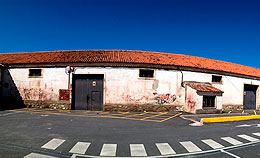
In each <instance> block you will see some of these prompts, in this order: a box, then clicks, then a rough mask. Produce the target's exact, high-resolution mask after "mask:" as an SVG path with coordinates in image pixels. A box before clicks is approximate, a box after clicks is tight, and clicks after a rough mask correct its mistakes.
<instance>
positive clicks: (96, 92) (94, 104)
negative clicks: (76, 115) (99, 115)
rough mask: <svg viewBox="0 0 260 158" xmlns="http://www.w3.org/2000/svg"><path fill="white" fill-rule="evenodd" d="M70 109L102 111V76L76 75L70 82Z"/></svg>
mask: <svg viewBox="0 0 260 158" xmlns="http://www.w3.org/2000/svg"><path fill="white" fill-rule="evenodd" d="M72 84H73V85H72V108H73V109H76V110H102V109H103V85H104V75H102V74H84V75H82V74H76V75H73V81H72Z"/></svg>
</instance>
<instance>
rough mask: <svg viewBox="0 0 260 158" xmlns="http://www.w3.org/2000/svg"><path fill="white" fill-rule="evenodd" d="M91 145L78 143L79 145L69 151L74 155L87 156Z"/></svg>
mask: <svg viewBox="0 0 260 158" xmlns="http://www.w3.org/2000/svg"><path fill="white" fill-rule="evenodd" d="M90 144H91V143H87V142H77V144H76V145H75V146H74V147H73V148H72V149H71V150H70V151H69V152H70V153H74V154H85V153H86V151H87V150H88V147H89V145H90Z"/></svg>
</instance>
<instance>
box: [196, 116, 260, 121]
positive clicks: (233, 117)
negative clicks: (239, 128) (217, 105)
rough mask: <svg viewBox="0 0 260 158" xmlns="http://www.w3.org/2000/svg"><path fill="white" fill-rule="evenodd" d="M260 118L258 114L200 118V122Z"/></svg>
mask: <svg viewBox="0 0 260 158" xmlns="http://www.w3.org/2000/svg"><path fill="white" fill-rule="evenodd" d="M254 119H260V115H250V116H232V117H213V118H202V119H201V120H200V122H201V123H215V122H229V121H242V120H254Z"/></svg>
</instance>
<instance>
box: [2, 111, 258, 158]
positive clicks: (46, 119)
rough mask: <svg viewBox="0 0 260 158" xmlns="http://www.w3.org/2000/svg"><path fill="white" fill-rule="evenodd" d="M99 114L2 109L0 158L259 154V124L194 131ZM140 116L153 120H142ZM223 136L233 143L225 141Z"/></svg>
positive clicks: (179, 123)
mask: <svg viewBox="0 0 260 158" xmlns="http://www.w3.org/2000/svg"><path fill="white" fill-rule="evenodd" d="M101 115H102V114H100V113H95V112H93V113H85V112H84V111H65V112H59V111H53V112H45V111H34V110H32V111H31V110H26V109H21V110H13V111H0V155H1V157H4V158H5V157H7V158H11V157H14V158H16V157H26V158H28V157H40V156H43V157H47V156H50V157H98V156H100V155H103V156H111V157H114V156H116V157H131V156H138V157H141V156H155V157H227V158H228V157H237V158H239V157H259V156H260V150H259V149H260V133H258V132H260V129H259V127H258V123H259V124H260V122H259V120H250V121H240V122H228V123H214V124H205V125H203V126H199V127H194V126H190V125H189V124H190V123H192V122H190V121H188V120H184V119H182V118H180V117H179V115H177V114H165V117H163V116H162V114H161V113H158V114H157V113H154V114H149V116H145V115H146V114H141V115H140V114H139V113H137V114H130V115H136V116H135V119H126V118H124V117H126V115H123V116H122V115H121V114H118V115H117V114H115V115H111V114H106V117H100V116H101ZM139 115H140V116H139ZM147 115H148V114H147ZM166 115H167V117H166ZM115 116H117V117H115ZM141 116H145V117H147V118H148V117H150V118H149V119H150V120H153V121H150V120H149V121H145V119H144V118H143V117H141ZM121 117H122V118H121ZM162 117H163V119H162ZM165 118H169V119H165ZM147 120H148V119H147ZM156 120H157V121H156ZM158 120H165V121H163V122H160V121H158ZM257 133H258V134H257ZM227 137H228V138H231V139H233V140H235V142H236V143H237V144H236V143H235V144H234V141H233V144H232V142H230V141H227V140H224V139H223V138H227ZM238 142H240V143H238ZM73 148H74V149H73ZM77 153H80V154H77Z"/></svg>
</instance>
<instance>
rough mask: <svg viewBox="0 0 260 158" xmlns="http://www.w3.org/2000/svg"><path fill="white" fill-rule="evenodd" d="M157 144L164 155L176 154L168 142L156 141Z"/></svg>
mask: <svg viewBox="0 0 260 158" xmlns="http://www.w3.org/2000/svg"><path fill="white" fill-rule="evenodd" d="M156 146H157V148H158V149H159V151H160V153H161V154H162V155H169V154H176V152H175V151H174V150H173V149H172V147H171V146H170V145H169V144H168V143H156Z"/></svg>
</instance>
